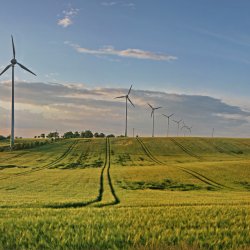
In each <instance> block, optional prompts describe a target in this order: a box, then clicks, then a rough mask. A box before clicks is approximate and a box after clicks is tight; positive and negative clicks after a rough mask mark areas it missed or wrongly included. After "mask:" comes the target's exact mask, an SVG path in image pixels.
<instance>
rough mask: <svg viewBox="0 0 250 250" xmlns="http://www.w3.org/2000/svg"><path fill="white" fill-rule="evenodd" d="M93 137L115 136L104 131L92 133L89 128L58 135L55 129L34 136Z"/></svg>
mask: <svg viewBox="0 0 250 250" xmlns="http://www.w3.org/2000/svg"><path fill="white" fill-rule="evenodd" d="M93 137H94V138H104V137H115V135H113V134H109V135H105V134H104V133H98V132H95V133H93V132H92V131H91V130H85V131H82V132H78V131H75V132H72V131H67V132H65V133H64V134H63V135H62V136H60V135H59V133H58V132H57V131H56V132H50V133H48V134H47V135H45V134H44V133H42V134H40V135H39V136H34V138H49V139H59V138H64V139H70V138H93Z"/></svg>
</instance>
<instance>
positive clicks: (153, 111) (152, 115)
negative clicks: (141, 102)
mask: <svg viewBox="0 0 250 250" xmlns="http://www.w3.org/2000/svg"><path fill="white" fill-rule="evenodd" d="M148 106H149V107H150V108H151V109H152V111H151V117H153V130H152V137H154V132H155V110H156V109H160V108H162V107H157V108H154V107H153V106H152V105H150V104H149V103H148Z"/></svg>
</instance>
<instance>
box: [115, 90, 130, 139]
mask: <svg viewBox="0 0 250 250" xmlns="http://www.w3.org/2000/svg"><path fill="white" fill-rule="evenodd" d="M131 89H132V85H131V86H130V89H129V91H128V93H127V95H123V96H117V97H115V99H117V98H126V124H125V137H127V133H128V101H129V102H130V103H131V104H132V106H133V107H135V105H134V104H133V103H132V101H131V100H130V98H129V94H130V91H131Z"/></svg>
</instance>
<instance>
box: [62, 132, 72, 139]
mask: <svg viewBox="0 0 250 250" xmlns="http://www.w3.org/2000/svg"><path fill="white" fill-rule="evenodd" d="M63 138H65V139H69V138H74V134H73V132H72V131H68V132H66V133H64V135H63Z"/></svg>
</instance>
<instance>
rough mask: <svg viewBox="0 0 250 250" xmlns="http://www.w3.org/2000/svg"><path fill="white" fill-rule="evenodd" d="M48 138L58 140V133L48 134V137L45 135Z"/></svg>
mask: <svg viewBox="0 0 250 250" xmlns="http://www.w3.org/2000/svg"><path fill="white" fill-rule="evenodd" d="M47 137H48V138H55V139H56V138H59V133H58V132H50V133H49V134H48V135H47Z"/></svg>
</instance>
